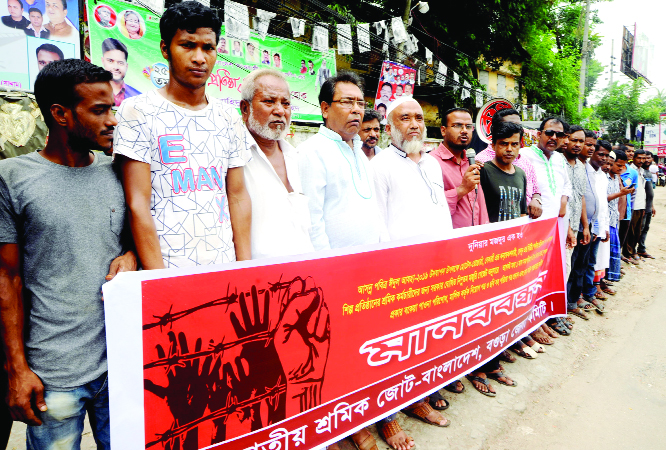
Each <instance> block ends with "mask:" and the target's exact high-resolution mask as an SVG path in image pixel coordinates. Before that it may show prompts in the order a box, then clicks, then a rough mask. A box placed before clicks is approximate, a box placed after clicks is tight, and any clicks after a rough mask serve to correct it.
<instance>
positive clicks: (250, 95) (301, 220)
mask: <svg viewBox="0 0 666 450" xmlns="http://www.w3.org/2000/svg"><path fill="white" fill-rule="evenodd" d="M241 99H242V100H241V104H240V108H241V113H242V115H243V122H245V126H246V127H247V130H248V132H247V135H246V138H245V139H246V147H247V148H248V149H249V150H250V152H251V153H252V160H251V161H250V162H248V163H247V164H246V165H245V169H244V171H245V182H246V185H247V190H248V192H249V194H250V199H251V200H252V233H251V237H250V241H251V243H252V259H259V258H269V257H272V256H286V255H297V254H301V253H308V252H311V251H314V248H313V247H312V243H311V242H310V233H309V232H310V214H309V210H308V200H307V198H306V197H305V196H304V195H302V189H301V181H300V177H299V175H298V157H297V154H296V150H295V149H294V148H293V147H292V146H291V145H290V144H289V143H288V142H287V141H285V140H284V136H285V135H286V134H287V132H288V131H289V125H290V123H291V94H290V92H289V85H288V84H287V80H286V78H285V76H284V75H282V73H280V72H278V71H277V70H272V69H259V70H255V71H254V72H252V73H250V74H249V75H248V76H246V77H245V78H244V79H243V85H242V87H241Z"/></svg>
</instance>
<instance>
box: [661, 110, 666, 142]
mask: <svg viewBox="0 0 666 450" xmlns="http://www.w3.org/2000/svg"><path fill="white" fill-rule="evenodd" d="M659 145H666V114H664V113H662V114H659Z"/></svg>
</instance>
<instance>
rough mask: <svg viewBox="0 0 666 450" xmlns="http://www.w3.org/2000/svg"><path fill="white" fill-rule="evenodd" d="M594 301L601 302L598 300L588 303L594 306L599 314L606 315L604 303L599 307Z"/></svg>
mask: <svg viewBox="0 0 666 450" xmlns="http://www.w3.org/2000/svg"><path fill="white" fill-rule="evenodd" d="M586 301H587V300H586ZM594 301H597V302H599V300H597V299H592V301H588V303H589V304H590V305H592V306H594V307H595V308H596V310H597V312H598V313H599V314H603V313H604V309H605V308H604V305H603V303H599V304H598V305H597V304H595V303H594Z"/></svg>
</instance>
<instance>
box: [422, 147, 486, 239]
mask: <svg viewBox="0 0 666 450" xmlns="http://www.w3.org/2000/svg"><path fill="white" fill-rule="evenodd" d="M430 155H432V156H433V157H434V158H435V160H436V161H437V162H438V163H439V167H440V169H441V170H442V178H443V180H444V195H445V196H446V201H447V203H448V205H449V212H450V213H451V221H452V222H453V228H462V227H469V226H471V225H483V224H485V223H488V211H487V210H486V199H485V197H484V195H483V189H481V186H480V185H479V187H478V189H477V190H476V192H475V190H474V189H472V190H471V191H469V192H468V193H467V195H465V196H464V197H463V198H461V199H460V200H458V192H457V191H456V188H457V187H458V186H460V185H461V184H462V179H463V175H464V174H465V172H467V169H468V168H469V160H468V159H467V155H466V154H465V152H463V153H462V159H461V160H460V164H459V163H458V162H457V161H456V158H455V156H453V153H451V151H450V150H449V149H448V148H446V146H445V145H444V143H443V142H442V143H441V144H439V147H437V148H436V149H435V150H433V151H431V152H430Z"/></svg>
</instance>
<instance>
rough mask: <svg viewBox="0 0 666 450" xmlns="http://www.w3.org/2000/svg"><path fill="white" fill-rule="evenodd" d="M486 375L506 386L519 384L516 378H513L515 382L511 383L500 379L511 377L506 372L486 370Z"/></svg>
mask: <svg viewBox="0 0 666 450" xmlns="http://www.w3.org/2000/svg"><path fill="white" fill-rule="evenodd" d="M486 376H487V377H488V378H490V379H491V380H495V381H497V382H498V383H499V384H503V385H504V386H509V387H516V386H518V382H517V381H516V380H511V381H513V384H509V383H507V382H505V381H502V380H500V378H502V377H504V378H509V377H507V376H506V375H505V374H504V372H486Z"/></svg>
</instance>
